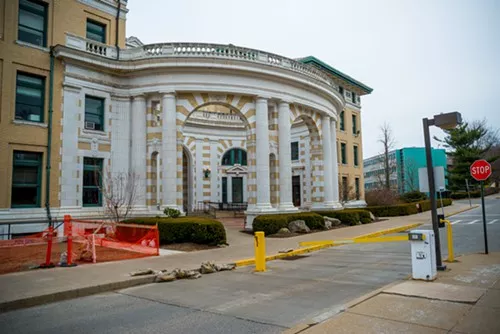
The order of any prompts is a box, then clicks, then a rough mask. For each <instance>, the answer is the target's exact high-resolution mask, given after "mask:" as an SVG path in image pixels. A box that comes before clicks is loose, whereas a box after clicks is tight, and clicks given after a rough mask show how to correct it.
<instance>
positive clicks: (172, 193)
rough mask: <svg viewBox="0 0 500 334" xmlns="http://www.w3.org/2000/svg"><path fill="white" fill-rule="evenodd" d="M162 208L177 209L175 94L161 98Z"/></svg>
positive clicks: (168, 94) (167, 94)
mask: <svg viewBox="0 0 500 334" xmlns="http://www.w3.org/2000/svg"><path fill="white" fill-rule="evenodd" d="M161 104H162V105H161V108H162V129H161V131H162V143H161V144H162V150H161V156H162V171H163V175H162V185H163V189H162V191H163V207H170V208H177V200H176V198H177V128H176V101H175V94H173V93H166V94H164V95H163V97H162V102H161Z"/></svg>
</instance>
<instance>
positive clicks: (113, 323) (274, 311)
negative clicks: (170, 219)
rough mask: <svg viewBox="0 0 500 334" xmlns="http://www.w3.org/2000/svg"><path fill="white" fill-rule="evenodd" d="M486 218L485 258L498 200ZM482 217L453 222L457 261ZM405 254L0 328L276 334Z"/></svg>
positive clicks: (27, 314) (208, 285)
mask: <svg viewBox="0 0 500 334" xmlns="http://www.w3.org/2000/svg"><path fill="white" fill-rule="evenodd" d="M487 212H488V223H489V225H488V231H489V240H490V250H491V251H495V250H496V251H499V250H500V242H499V241H498V240H499V238H500V200H496V199H494V198H490V199H488V200H487ZM480 214H481V211H480V209H475V210H471V211H468V212H465V213H463V214H460V215H457V216H454V217H453V218H452V221H453V222H454V225H453V227H454V234H455V245H456V246H455V247H456V252H457V253H460V254H463V253H473V252H475V253H477V252H481V251H482V250H483V243H482V240H483V234H482V224H481V217H480ZM476 220H477V221H476ZM424 228H430V225H427V226H426V227H424ZM442 232H443V231H442ZM443 237H444V234H443ZM442 240H443V248H442V249H443V253H444V256H446V239H445V238H444V239H442ZM409 249H410V248H409V244H408V243H385V244H351V245H346V246H342V247H335V248H331V249H327V250H323V251H320V252H317V253H313V254H311V255H309V256H305V257H298V258H295V259H291V260H278V261H273V262H270V263H269V264H268V266H269V271H268V272H266V273H258V274H256V273H252V268H250V267H249V268H242V269H238V270H236V271H233V272H224V273H218V274H213V275H206V276H203V277H202V278H201V279H198V280H182V281H176V282H172V283H163V284H151V285H146V286H141V287H136V288H131V289H126V290H121V291H118V292H116V293H107V294H101V295H96V296H90V297H85V298H80V299H75V300H70V301H64V302H59V303H54V304H49V305H44V306H39V307H33V308H30V309H24V310H18V311H12V312H8V313H4V314H0V328H2V332H5V333H73V334H76V333H94V332H95V333H139V332H140V333H179V332H182V333H231V334H232V333H279V332H281V331H283V330H284V329H286V328H289V327H293V326H294V325H296V324H298V323H303V322H309V321H312V322H319V321H322V320H324V319H326V318H328V317H331V316H333V315H334V314H336V313H337V312H339V311H340V310H341V309H342V307H343V305H345V303H346V302H348V301H350V300H352V299H355V298H357V297H359V296H361V295H363V294H366V293H368V292H371V291H373V290H375V289H377V288H380V287H382V286H384V285H386V284H388V283H391V282H394V281H397V280H401V279H404V278H406V277H407V276H408V274H410V273H411V261H410V252H409Z"/></svg>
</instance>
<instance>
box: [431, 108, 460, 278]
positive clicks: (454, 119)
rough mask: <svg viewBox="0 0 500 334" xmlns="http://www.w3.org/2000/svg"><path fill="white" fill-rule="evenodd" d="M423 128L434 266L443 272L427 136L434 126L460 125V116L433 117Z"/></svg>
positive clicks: (451, 126)
mask: <svg viewBox="0 0 500 334" xmlns="http://www.w3.org/2000/svg"><path fill="white" fill-rule="evenodd" d="M422 123H423V127H424V141H425V155H426V160H427V178H428V181H429V196H430V198H431V218H432V229H433V230H434V237H435V242H436V266H437V269H438V270H445V269H446V266H444V265H443V262H442V260H441V241H440V238H439V221H438V216H437V205H436V185H435V183H434V165H433V164H432V151H431V137H430V134H429V127H430V126H432V125H434V126H437V127H439V128H441V129H453V128H455V127H456V126H457V125H458V124H460V123H462V116H461V115H460V113H459V112H457V111H454V112H451V113H446V114H439V115H434V118H431V119H428V118H424V119H422Z"/></svg>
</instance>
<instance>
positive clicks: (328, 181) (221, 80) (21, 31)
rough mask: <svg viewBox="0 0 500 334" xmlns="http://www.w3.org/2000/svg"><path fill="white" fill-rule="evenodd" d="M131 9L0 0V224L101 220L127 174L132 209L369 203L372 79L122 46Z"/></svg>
mask: <svg viewBox="0 0 500 334" xmlns="http://www.w3.org/2000/svg"><path fill="white" fill-rule="evenodd" d="M126 5H127V1H125V0H121V2H115V1H110V0H68V1H48V0H47V1H34V0H33V1H32V0H19V1H7V0H0V17H1V18H3V20H4V21H5V24H4V25H0V27H2V28H1V29H5V31H0V34H1V36H2V37H1V39H0V59H1V60H0V64H2V66H0V74H1V77H2V85H1V86H0V87H2V88H1V97H2V99H1V101H2V111H1V117H0V128H1V134H0V148H1V150H0V154H1V159H2V161H4V162H5V163H3V164H1V166H0V189H1V191H0V223H2V222H3V223H8V222H26V221H43V220H46V217H47V215H48V214H49V212H50V215H51V217H53V218H61V217H62V215H64V214H72V215H74V216H82V217H83V216H84V217H90V216H96V215H100V214H101V215H102V207H103V206H104V205H105V203H104V201H105V199H104V198H103V196H102V193H101V192H102V191H101V188H100V186H99V185H105V184H106V178H107V177H112V176H113V175H119V174H130V173H132V174H133V175H134V176H135V177H136V179H137V192H138V194H139V196H138V197H137V200H136V201H135V202H134V214H136V215H157V214H159V212H160V210H163V208H165V207H173V208H177V209H179V210H181V211H182V212H183V213H187V214H189V213H190V212H192V211H193V210H196V209H197V208H198V207H199V206H200V205H207V203H212V204H214V205H217V207H220V208H224V204H226V205H231V204H238V205H240V206H242V207H243V208H244V209H245V213H246V215H247V220H246V224H247V225H246V227H247V228H251V223H252V220H253V218H254V217H255V216H256V215H258V214H261V213H279V212H291V211H297V210H309V209H311V208H313V209H339V208H341V207H342V206H343V205H347V206H349V205H351V206H360V205H363V203H364V202H363V188H364V187H363V172H362V164H361V161H362V143H361V131H360V130H361V122H360V118H361V109H360V108H361V105H360V97H361V96H363V95H365V94H369V93H370V92H371V88H369V87H367V86H365V85H363V84H362V83H360V82H358V81H356V80H354V79H352V78H350V77H349V76H347V75H345V74H343V73H341V72H339V71H338V70H336V69H334V68H333V67H331V66H329V65H327V64H325V63H323V62H321V61H320V60H318V59H316V58H314V57H306V58H301V59H290V58H286V57H283V56H279V55H276V54H273V53H269V52H264V51H260V50H254V49H249V48H242V47H237V46H234V45H218V44H207V43H160V44H152V45H144V44H143V43H142V42H141V41H140V39H138V38H135V37H131V38H128V39H125V35H124V31H125V22H126V21H125V19H126V14H127V8H126ZM1 10H3V12H2V11H1ZM25 11H26V12H27V13H29V15H24V14H23V13H24V12H25ZM62 13H64V14H65V15H60V14H62ZM33 14H34V15H35V17H37V20H38V21H36V20H35V21H33V19H32V18H33V17H34V15H33ZM36 15H38V16H36ZM25 16H26V17H28V18H26V17H25ZM54 17H63V19H61V20H54ZM4 27H5V28H4ZM93 175H94V176H93ZM95 175H99V177H97V178H96V177H95ZM339 184H340V186H341V187H344V186H346V187H351V188H353V189H355V195H354V196H353V198H350V201H348V202H346V203H341V201H340V199H339ZM203 203H205V204H203ZM26 226H27V225H26ZM17 228H18V229H19V227H17ZM23 231H24V230H23ZM19 233H22V232H19ZM12 234H15V233H12Z"/></svg>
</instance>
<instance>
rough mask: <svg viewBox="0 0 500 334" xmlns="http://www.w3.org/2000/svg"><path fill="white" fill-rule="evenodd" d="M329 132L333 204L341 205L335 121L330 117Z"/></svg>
mask: <svg viewBox="0 0 500 334" xmlns="http://www.w3.org/2000/svg"><path fill="white" fill-rule="evenodd" d="M330 133H331V135H330V136H331V141H332V187H333V201H334V202H335V206H337V207H339V208H340V207H341V206H342V205H341V204H340V200H339V199H340V195H339V165H338V160H337V159H338V153H337V122H336V121H335V120H334V119H333V118H332V119H331V121H330Z"/></svg>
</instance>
